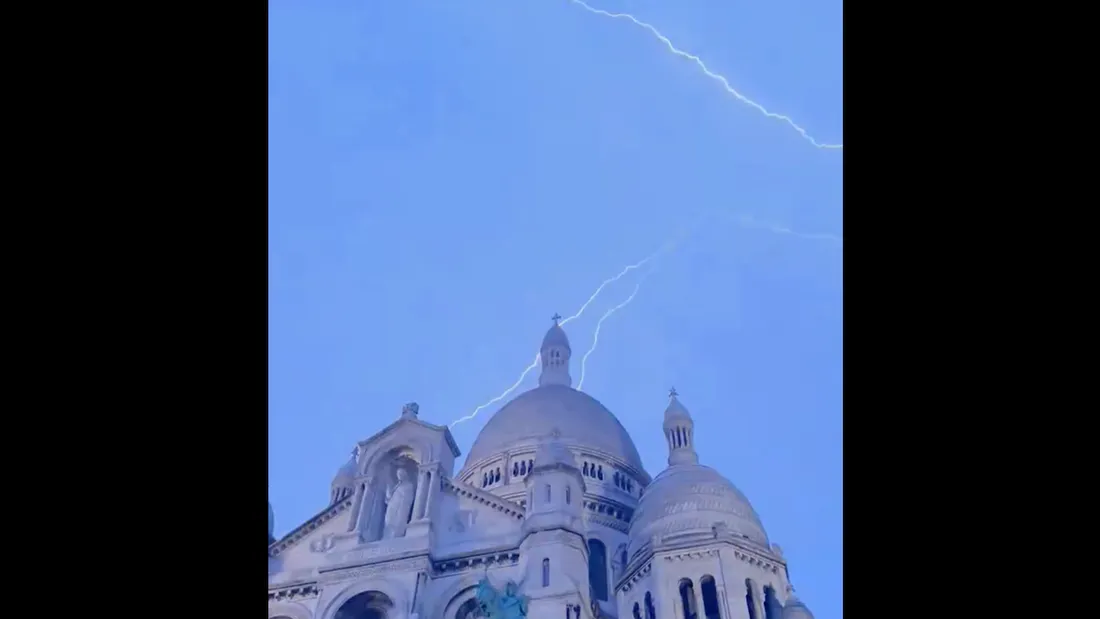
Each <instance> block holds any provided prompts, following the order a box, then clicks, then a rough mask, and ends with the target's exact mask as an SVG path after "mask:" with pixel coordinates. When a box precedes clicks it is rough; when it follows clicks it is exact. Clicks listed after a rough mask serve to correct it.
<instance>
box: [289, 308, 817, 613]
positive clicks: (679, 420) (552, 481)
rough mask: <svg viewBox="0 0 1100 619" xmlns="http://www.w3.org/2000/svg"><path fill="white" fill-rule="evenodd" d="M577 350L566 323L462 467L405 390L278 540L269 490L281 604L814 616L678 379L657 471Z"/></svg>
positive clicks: (293, 609) (440, 429)
mask: <svg viewBox="0 0 1100 619" xmlns="http://www.w3.org/2000/svg"><path fill="white" fill-rule="evenodd" d="M571 352H572V351H571V349H570V346H569V340H568V338H567V337H566V335H565V331H564V330H562V328H561V326H560V325H558V324H557V321H555V324H554V326H552V327H551V328H550V330H549V331H548V332H547V333H546V336H545V337H544V338H543V341H542V347H541V354H540V360H541V364H542V367H541V375H540V377H539V384H538V386H537V387H536V388H534V389H531V390H530V391H527V392H525V393H523V394H521V395H519V396H517V397H516V398H514V399H513V400H512V401H510V402H508V403H507V404H505V405H504V406H503V407H502V408H501V409H500V410H498V411H497V412H496V414H494V415H493V416H492V418H490V419H489V421H488V422H487V423H486V424H485V427H484V429H483V430H482V431H481V434H480V435H479V436H478V437H477V440H476V441H475V442H474V444H473V446H472V447H471V448H470V453H469V455H468V456H467V458H466V461H465V465H464V466H463V467H462V469H461V470H459V471H458V472H457V473H456V472H455V470H454V465H455V459H456V458H458V457H459V455H460V453H459V449H458V446H457V445H456V444H455V441H454V438H453V437H452V436H451V433H450V431H449V430H448V429H447V427H446V426H440V425H435V424H432V423H430V422H428V421H425V420H423V419H421V418H420V411H419V408H418V407H417V405H416V404H408V405H406V406H405V407H404V409H403V410H402V411H401V415H400V417H399V418H397V419H396V420H395V421H394V422H393V423H391V424H390V425H388V426H387V427H385V428H383V429H382V430H381V431H379V432H378V433H377V434H375V435H374V436H372V437H370V438H367V439H365V440H361V441H359V442H358V443H357V444H355V445H354V451H353V453H352V456H351V458H350V459H349V460H348V462H347V464H345V465H344V466H343V467H342V468H341V469H340V470H339V472H337V474H336V477H335V479H334V480H333V482H332V488H331V494H330V501H329V505H328V506H327V507H325V508H324V509H322V510H321V511H320V512H319V513H317V515H315V516H314V517H312V518H310V519H309V520H308V521H307V522H304V523H302V524H301V525H300V526H298V527H297V528H295V529H294V530H292V531H291V532H290V533H288V534H287V535H286V536H284V537H283V538H282V539H274V538H273V537H272V524H273V514H272V512H271V508H270V505H269V507H268V541H269V546H268V617H269V619H473V618H476V617H492V618H494V619H496V618H499V617H502V616H503V617H508V618H517V617H530V618H533V619H599V618H601V617H602V618H607V617H613V618H616V619H812V617H813V615H812V614H811V613H810V611H809V609H807V607H806V606H805V604H803V603H802V602H801V601H799V599H798V598H797V597H796V596H795V594H794V589H793V587H792V586H791V583H790V579H789V577H788V573H787V563H786V560H785V559H784V557H783V553H782V551H781V549H780V548H779V546H778V545H776V544H773V543H771V542H770V540H769V539H768V536H767V533H766V532H765V531H764V525H763V524H762V523H761V521H760V518H759V517H758V516H757V515H756V512H755V511H754V510H753V508H752V505H750V504H749V501H748V499H746V498H745V496H744V495H743V494H742V493H741V491H739V490H738V489H737V487H736V486H734V485H733V484H732V483H730V481H729V480H727V479H726V478H725V477H723V476H722V474H721V473H719V472H718V471H716V470H714V469H712V468H710V467H708V466H706V465H705V464H702V463H701V461H700V456H699V454H698V453H697V452H696V450H695V424H694V422H693V420H692V417H691V414H690V413H688V410H687V408H685V407H684V405H683V404H682V403H681V402H680V400H679V397H678V394H677V393H676V392H675V390H673V391H672V392H671V393H670V395H669V400H668V404H667V408H666V409H665V413H664V423H663V427H662V430H663V432H664V436H665V439H666V443H667V447H668V467H667V468H665V469H664V470H663V471H661V472H660V473H659V474H658V475H657V476H656V477H650V475H649V473H647V472H646V470H645V468H644V467H643V466H642V461H641V458H640V457H639V455H638V451H637V449H636V448H635V446H634V442H633V441H632V440H631V438H630V435H629V434H627V432H626V430H625V429H624V428H623V426H622V425H621V424H620V423H619V420H618V419H617V418H616V417H615V415H614V414H612V413H611V411H609V410H607V409H606V408H604V406H603V405H602V404H600V403H599V402H598V401H597V400H596V399H594V398H593V397H591V396H589V395H588V394H586V393H583V392H581V391H578V390H576V389H574V388H573V387H572V379H571V378H570V375H569V361H570V356H571ZM654 431H655V432H656V431H657V428H654ZM704 461H705V459H704ZM274 483H278V482H277V480H275V482H274ZM489 598H492V599H494V600H496V601H497V603H496V605H495V606H493V607H490V606H489V605H488V603H487V602H486V599H489Z"/></svg>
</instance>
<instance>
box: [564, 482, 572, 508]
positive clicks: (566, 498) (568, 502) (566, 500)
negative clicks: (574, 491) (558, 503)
mask: <svg viewBox="0 0 1100 619" xmlns="http://www.w3.org/2000/svg"><path fill="white" fill-rule="evenodd" d="M570 497H571V493H570V492H569V486H566V487H565V504H566V505H569V504H570V503H572V501H571V499H570Z"/></svg>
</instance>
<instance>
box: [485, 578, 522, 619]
mask: <svg viewBox="0 0 1100 619" xmlns="http://www.w3.org/2000/svg"><path fill="white" fill-rule="evenodd" d="M477 603H478V605H479V606H480V607H481V613H482V615H483V616H484V617H485V618H486V619H523V618H524V617H526V616H527V596H525V595H522V594H521V593H520V592H519V585H517V584H516V583H514V582H512V581H511V580H509V581H508V583H507V584H505V585H504V592H503V593H501V592H499V591H497V590H496V589H494V588H493V585H492V584H490V583H489V579H488V578H482V579H481V581H480V582H478V583H477Z"/></svg>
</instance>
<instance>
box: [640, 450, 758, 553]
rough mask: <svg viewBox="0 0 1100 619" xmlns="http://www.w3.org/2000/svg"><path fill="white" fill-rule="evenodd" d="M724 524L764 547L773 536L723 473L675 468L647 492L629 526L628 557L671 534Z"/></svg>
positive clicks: (704, 468)
mask: <svg viewBox="0 0 1100 619" xmlns="http://www.w3.org/2000/svg"><path fill="white" fill-rule="evenodd" d="M716 524H724V525H725V526H726V527H727V528H728V529H729V531H730V532H731V533H733V534H734V535H739V536H742V537H745V538H747V539H749V540H751V541H753V542H756V543H757V544H760V545H761V546H764V547H765V548H767V547H768V536H767V534H766V533H765V532H764V525H763V524H762V523H761V522H760V517H759V516H757V515H756V511H755V510H753V508H752V505H751V504H750V503H749V500H748V499H747V498H745V495H744V494H742V493H741V491H740V490H738V489H737V487H736V486H734V485H733V484H732V483H730V481H729V480H728V479H726V478H725V477H723V476H722V474H721V473H719V472H718V471H716V470H714V469H712V468H710V467H709V466H704V465H701V464H685V465H679V466H670V467H669V468H667V469H665V470H664V471H662V472H661V474H660V475H658V476H657V477H656V478H655V479H654V480H653V483H651V484H650V485H649V486H648V487H646V489H645V492H643V493H642V498H641V500H640V501H639V502H638V509H637V510H636V511H635V512H634V518H633V519H632V520H631V523H630V533H629V535H630V545H629V553H630V555H631V556H634V552H635V551H636V550H637V549H638V548H639V547H640V546H641V545H643V544H645V543H647V542H648V541H649V540H650V539H651V538H652V536H653V535H654V534H656V533H661V532H663V531H666V530H670V529H671V530H674V531H675V532H677V533H690V532H693V531H694V532H707V531H711V530H713V528H714V526H715V525H716Z"/></svg>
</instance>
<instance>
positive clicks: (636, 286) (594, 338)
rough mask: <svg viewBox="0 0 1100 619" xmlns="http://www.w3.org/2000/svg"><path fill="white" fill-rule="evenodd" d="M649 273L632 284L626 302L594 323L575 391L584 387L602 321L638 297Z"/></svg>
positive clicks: (598, 340)
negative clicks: (586, 370)
mask: <svg viewBox="0 0 1100 619" xmlns="http://www.w3.org/2000/svg"><path fill="white" fill-rule="evenodd" d="M650 273H652V271H650V272H649V273H646V274H645V275H643V276H642V277H641V279H639V280H638V283H636V284H634V292H632V293H630V296H629V297H627V298H626V301H623V302H622V303H620V304H618V305H616V306H615V307H613V308H611V309H609V310H607V313H605V314H604V315H603V316H600V321H599V322H597V323H596V332H595V333H594V334H593V335H592V347H591V348H589V349H588V352H586V353H584V356H583V357H581V379H580V380H579V381H577V391H581V388H582V387H583V386H584V373H585V366H586V365H587V364H588V357H589V356H591V355H592V353H594V352H596V347H597V346H599V344H600V327H602V326H603V321H605V320H607V319H608V318H610V317H611V315H612V314H614V313H615V312H617V311H619V310H621V309H622V308H624V307H626V306H627V305H630V302H631V301H633V300H634V297H636V296H638V291H639V290H641V289H642V282H644V281H645V279H646V278H647V277H649V275H650Z"/></svg>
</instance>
